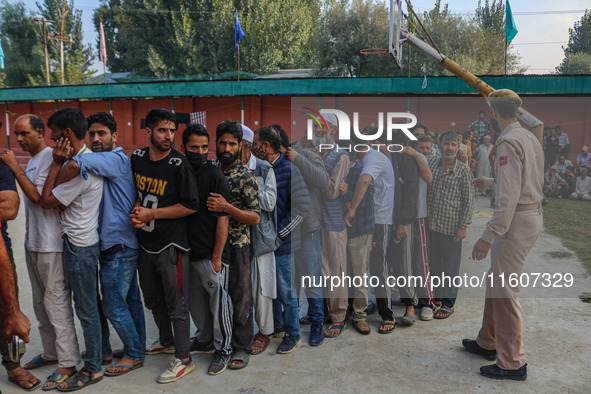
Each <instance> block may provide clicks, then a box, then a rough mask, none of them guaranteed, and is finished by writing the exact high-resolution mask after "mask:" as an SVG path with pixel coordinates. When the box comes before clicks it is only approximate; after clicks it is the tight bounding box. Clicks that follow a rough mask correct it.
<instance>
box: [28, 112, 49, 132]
mask: <svg viewBox="0 0 591 394" xmlns="http://www.w3.org/2000/svg"><path fill="white" fill-rule="evenodd" d="M29 124H30V125H31V128H32V129H33V130H35V131H37V129H41V130H43V134H45V123H43V120H41V118H40V117H38V116H37V115H29Z"/></svg>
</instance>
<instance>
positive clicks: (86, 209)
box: [41, 107, 103, 391]
mask: <svg viewBox="0 0 591 394" xmlns="http://www.w3.org/2000/svg"><path fill="white" fill-rule="evenodd" d="M47 126H48V127H49V128H50V129H51V139H52V140H53V141H55V142H56V146H55V150H56V151H58V152H59V151H60V150H64V151H66V152H68V151H69V152H71V154H73V156H78V155H83V154H88V153H90V150H89V149H88V147H87V146H86V145H85V144H84V137H85V136H86V132H87V130H88V122H87V121H86V117H85V116H84V114H83V113H82V111H80V110H79V109H77V108H72V107H66V108H63V109H61V110H59V111H57V112H55V113H54V114H53V115H51V116H50V117H49V120H48V121H47ZM63 163H64V160H63V156H60V155H54V156H53V163H52V164H51V167H50V169H49V174H48V175H47V180H46V181H45V186H44V187H43V194H42V196H41V207H42V208H44V209H52V208H57V207H59V206H60V205H61V206H63V207H64V208H63V210H62V212H61V213H60V227H61V233H62V238H63V240H64V243H63V252H62V259H63V263H64V270H65V272H66V276H67V278H68V280H69V282H70V287H71V288H72V294H73V296H74V306H75V310H76V315H77V316H78V319H79V320H80V325H81V326H82V333H83V335H84V344H85V345H86V354H85V356H84V368H82V369H81V370H80V371H79V372H77V373H76V374H75V375H72V376H71V377H70V378H68V380H66V381H65V382H63V383H61V384H60V385H59V386H58V390H60V391H61V390H68V391H70V390H71V389H72V388H74V387H77V388H83V387H85V386H88V385H90V384H94V383H96V382H99V381H100V380H102V379H103V370H102V367H101V361H102V358H101V345H102V341H101V323H100V320H99V305H98V302H97V292H98V275H97V274H98V272H97V271H98V265H99V260H98V259H99V254H100V242H99V232H98V222H99V207H100V202H101V198H102V195H103V179H102V178H101V177H100V176H98V175H94V174H89V175H88V179H87V180H86V181H85V180H84V179H82V177H81V176H78V177H75V178H73V179H71V180H69V181H67V182H65V183H62V184H61V185H56V180H57V177H58V175H59V172H60V170H61V168H62V164H63Z"/></svg>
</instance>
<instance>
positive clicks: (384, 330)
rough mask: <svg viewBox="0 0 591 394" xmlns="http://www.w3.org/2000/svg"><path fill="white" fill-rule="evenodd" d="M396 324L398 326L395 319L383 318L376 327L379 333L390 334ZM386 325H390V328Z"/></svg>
mask: <svg viewBox="0 0 591 394" xmlns="http://www.w3.org/2000/svg"><path fill="white" fill-rule="evenodd" d="M397 326H398V322H397V321H393V320H384V321H383V322H381V323H380V328H379V329H378V332H379V333H380V334H390V333H392V332H393V331H394V330H395V329H396V327H397ZM388 327H392V328H388Z"/></svg>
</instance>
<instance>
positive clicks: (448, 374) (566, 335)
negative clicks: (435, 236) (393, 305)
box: [0, 197, 591, 393]
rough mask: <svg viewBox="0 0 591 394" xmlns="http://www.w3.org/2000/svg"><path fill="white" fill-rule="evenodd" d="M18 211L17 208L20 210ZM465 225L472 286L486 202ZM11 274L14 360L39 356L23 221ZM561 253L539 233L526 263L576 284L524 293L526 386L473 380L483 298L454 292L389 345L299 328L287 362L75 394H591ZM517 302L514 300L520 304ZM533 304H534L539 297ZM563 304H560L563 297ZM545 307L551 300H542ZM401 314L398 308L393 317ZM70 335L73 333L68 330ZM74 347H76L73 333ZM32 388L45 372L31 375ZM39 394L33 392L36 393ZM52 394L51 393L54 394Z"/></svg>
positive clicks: (144, 377)
mask: <svg viewBox="0 0 591 394" xmlns="http://www.w3.org/2000/svg"><path fill="white" fill-rule="evenodd" d="M21 206H22V204H21ZM476 210H478V211H480V212H479V213H478V214H476V215H475V218H474V221H473V224H472V225H471V226H470V228H469V231H468V236H467V239H466V240H464V248H463V252H462V253H463V258H462V271H463V272H466V273H468V274H470V275H476V276H482V273H483V272H485V271H486V270H487V269H488V265H489V264H490V260H489V259H487V260H485V261H483V262H480V263H475V262H473V261H472V260H471V259H470V258H469V256H470V254H471V251H472V246H473V245H474V242H475V241H476V240H477V239H478V238H479V236H480V234H481V233H482V229H483V228H484V224H485V223H486V221H487V220H488V219H487V215H489V214H487V212H490V211H491V210H490V209H489V208H488V200H487V199H485V198H483V197H478V198H477V200H476ZM9 231H10V234H11V236H12V239H13V245H14V252H15V257H16V261H17V265H18V274H19V278H20V280H19V286H20V289H21V290H20V291H21V298H20V302H21V306H22V308H23V310H24V312H25V314H27V316H29V318H30V319H31V321H32V323H33V326H34V329H33V330H32V331H31V343H30V344H29V345H28V347H27V354H25V356H24V360H25V361H28V360H30V359H31V357H33V356H34V355H35V354H37V353H39V352H40V351H41V344H40V340H39V334H38V331H37V330H36V321H35V318H34V315H33V311H32V306H31V290H30V284H29V281H28V276H27V272H26V267H25V264H24V253H23V247H22V241H23V235H24V212H22V208H21V212H20V214H19V217H18V218H17V219H16V220H15V221H14V222H11V223H10V225H9ZM559 250H564V248H563V247H562V245H561V243H560V241H559V240H558V239H557V238H555V237H552V236H550V235H548V234H546V233H543V234H542V235H541V236H540V238H539V239H538V242H537V244H536V246H535V247H534V249H533V251H532V253H530V256H529V257H528V262H527V271H528V272H553V271H556V269H557V268H559V269H560V270H561V272H569V273H572V274H573V275H574V277H575V278H576V284H575V286H576V288H575V289H574V291H567V292H563V293H562V294H563V298H556V297H559V292H558V291H555V290H553V289H544V290H543V291H538V292H536V293H532V294H534V295H535V297H530V298H522V300H521V304H522V307H523V314H524V338H525V351H526V357H527V361H528V363H529V369H528V372H529V374H528V375H529V376H528V380H527V381H526V382H513V381H496V380H490V379H487V378H484V377H482V376H480V374H479V372H478V371H479V367H480V366H482V365H486V364H488V363H490V362H488V361H486V360H484V359H481V358H479V357H478V356H475V355H472V354H470V353H467V352H466V351H464V350H463V349H462V348H461V340H462V338H467V337H470V338H474V337H475V336H476V334H477V332H478V329H479V327H480V322H481V313H482V308H483V305H484V301H483V298H482V297H483V294H484V290H483V289H465V290H461V291H460V297H461V298H460V299H459V300H458V302H457V305H456V312H455V313H454V314H453V315H452V316H451V317H450V318H449V319H447V320H433V321H430V322H422V321H419V320H417V323H416V324H415V325H414V326H412V327H409V328H404V327H399V328H398V329H396V331H395V332H394V333H392V334H391V335H379V334H378V333H377V326H378V324H379V317H378V315H377V314H374V315H372V316H370V317H369V323H370V325H371V327H372V330H373V331H372V333H371V335H370V336H362V335H359V334H358V333H357V332H356V331H355V330H354V329H352V328H348V329H347V330H345V331H344V332H343V334H342V335H341V336H340V337H339V338H337V339H326V340H325V343H324V344H323V345H322V346H320V347H317V348H311V347H310V346H309V345H308V344H307V338H308V330H309V327H307V326H303V327H302V334H303V335H302V338H303V345H302V346H301V348H298V349H297V350H296V351H295V352H294V353H292V354H289V355H279V354H276V353H275V348H276V347H277V345H278V344H279V340H278V339H273V340H272V342H271V344H270V346H269V348H268V350H267V351H266V352H265V353H263V354H261V355H258V356H252V357H251V361H250V365H249V366H248V367H247V368H246V369H244V370H241V371H232V370H227V371H226V372H224V373H223V374H222V375H219V376H208V375H207V366H208V365H209V362H210V360H211V358H210V357H211V356H208V355H205V356H204V355H197V356H193V357H194V361H195V364H196V370H195V372H193V373H191V374H190V375H189V376H187V377H185V378H183V379H182V380H180V381H178V382H176V383H171V384H168V385H161V384H158V383H156V378H157V376H158V375H159V374H160V373H161V372H162V371H163V370H164V369H165V368H166V366H167V365H168V363H169V362H170V360H171V356H170V355H158V356H148V357H147V359H146V363H145V366H144V367H143V368H141V369H139V370H137V371H134V372H132V373H130V374H129V375H125V376H121V377H115V378H109V377H105V378H104V379H103V381H102V382H100V383H98V384H97V385H95V386H91V387H89V388H87V389H84V390H83V391H82V392H84V393H106V392H111V393H162V392H171V393H176V392H178V393H187V392H225V393H230V392H240V393H267V392H268V393H274V392H337V391H339V392H352V393H353V392H354V393H358V392H363V391H367V392H392V391H407V392H449V391H452V392H472V391H476V392H492V391H498V392H503V391H509V392H516V391H519V392H531V393H538V392H572V393H588V392H591V373H590V369H589V368H590V366H591V335H590V333H591V304H584V303H582V302H581V301H580V300H579V299H578V298H576V296H577V295H578V294H580V293H582V292H583V291H589V289H591V278H590V277H589V275H587V273H586V272H585V271H584V270H583V268H582V267H581V264H580V263H579V262H578V261H577V260H576V259H575V258H574V257H573V258H570V259H559V260H557V259H552V258H551V257H549V256H548V254H547V253H548V252H552V251H559ZM525 293H526V292H525V291H524V294H525ZM540 295H542V296H543V297H544V298H542V297H540ZM564 295H566V296H564ZM548 297H554V298H548ZM397 314H398V315H402V314H403V308H401V307H400V308H398V309H397ZM146 317H147V322H148V327H147V331H148V340H152V339H154V338H156V327H155V325H154V323H153V320H152V316H151V314H150V313H149V312H146ZM77 327H78V330H80V327H79V325H77ZM111 333H112V342H113V347H114V348H117V347H120V342H119V339H118V338H117V335H116V334H115V333H114V331H113V330H111ZM78 337H79V338H82V334H81V332H80V331H79V333H78ZM34 372H35V373H36V375H37V377H39V378H40V379H43V378H45V377H47V376H48V375H49V374H50V373H51V372H52V369H51V368H50V367H47V368H40V369H38V370H35V371H34ZM0 388H1V389H2V392H3V393H23V392H24V391H23V390H20V389H18V388H17V387H16V386H14V385H13V384H11V383H9V382H8V379H7V377H6V374H5V373H4V372H3V371H2V372H0ZM38 392H40V389H39V391H38ZM56 392H57V391H56Z"/></svg>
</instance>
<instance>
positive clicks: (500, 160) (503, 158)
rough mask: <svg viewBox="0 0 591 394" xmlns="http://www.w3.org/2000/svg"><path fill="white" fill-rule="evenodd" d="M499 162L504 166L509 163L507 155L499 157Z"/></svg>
mask: <svg viewBox="0 0 591 394" xmlns="http://www.w3.org/2000/svg"><path fill="white" fill-rule="evenodd" d="M499 164H500V165H502V166H504V165H507V156H501V157H500V158H499Z"/></svg>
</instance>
